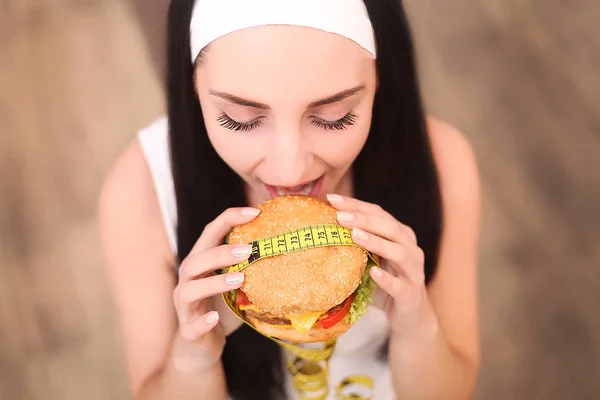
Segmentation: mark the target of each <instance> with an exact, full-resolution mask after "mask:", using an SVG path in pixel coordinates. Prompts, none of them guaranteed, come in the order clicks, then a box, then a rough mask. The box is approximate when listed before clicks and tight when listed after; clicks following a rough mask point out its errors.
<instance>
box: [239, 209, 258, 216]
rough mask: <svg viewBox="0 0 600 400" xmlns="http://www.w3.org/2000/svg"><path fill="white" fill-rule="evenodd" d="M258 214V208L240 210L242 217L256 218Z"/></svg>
mask: <svg viewBox="0 0 600 400" xmlns="http://www.w3.org/2000/svg"><path fill="white" fill-rule="evenodd" d="M258 214H260V210H259V209H258V208H253V207H245V208H242V215H247V216H253V217H256V216H257V215H258Z"/></svg>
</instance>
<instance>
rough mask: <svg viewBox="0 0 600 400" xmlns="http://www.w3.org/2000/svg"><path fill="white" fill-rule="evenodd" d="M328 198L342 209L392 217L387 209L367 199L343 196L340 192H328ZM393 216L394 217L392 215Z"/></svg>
mask: <svg viewBox="0 0 600 400" xmlns="http://www.w3.org/2000/svg"><path fill="white" fill-rule="evenodd" d="M327 200H329V203H330V204H331V205H332V206H333V207H335V208H337V209H338V210H341V211H358V212H362V213H364V214H374V215H379V216H381V217H385V216H387V217H392V216H391V214H389V213H388V212H387V211H385V210H384V209H383V208H381V206H379V205H378V204H373V203H368V202H366V201H362V200H358V199H354V198H352V197H348V196H341V195H339V194H328V195H327ZM392 218H393V217H392Z"/></svg>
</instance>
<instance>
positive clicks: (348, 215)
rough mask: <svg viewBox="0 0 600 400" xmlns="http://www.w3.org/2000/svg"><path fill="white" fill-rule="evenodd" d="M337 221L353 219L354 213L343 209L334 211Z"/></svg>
mask: <svg viewBox="0 0 600 400" xmlns="http://www.w3.org/2000/svg"><path fill="white" fill-rule="evenodd" d="M336 214H337V219H338V221H342V222H349V221H354V214H351V213H349V212H345V211H338V212H336Z"/></svg>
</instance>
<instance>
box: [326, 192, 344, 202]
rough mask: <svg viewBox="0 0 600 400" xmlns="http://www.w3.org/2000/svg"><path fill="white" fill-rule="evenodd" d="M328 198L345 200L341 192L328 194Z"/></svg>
mask: <svg viewBox="0 0 600 400" xmlns="http://www.w3.org/2000/svg"><path fill="white" fill-rule="evenodd" d="M326 197H327V200H329V201H332V202H333V201H343V200H344V198H343V197H342V196H340V195H339V194H328V195H326Z"/></svg>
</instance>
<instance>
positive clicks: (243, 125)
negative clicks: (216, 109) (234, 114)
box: [217, 113, 263, 132]
mask: <svg viewBox="0 0 600 400" xmlns="http://www.w3.org/2000/svg"><path fill="white" fill-rule="evenodd" d="M262 119H263V118H262V117H260V118H257V119H254V120H252V121H249V122H238V121H236V120H234V119H232V118H231V117H230V116H229V115H227V114H225V113H223V114H221V115H220V116H219V117H218V118H217V121H218V122H219V124H220V125H221V126H222V127H223V128H226V129H229V130H232V131H236V132H248V131H251V130H252V129H255V128H258V127H259V126H260V124H261V122H262Z"/></svg>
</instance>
